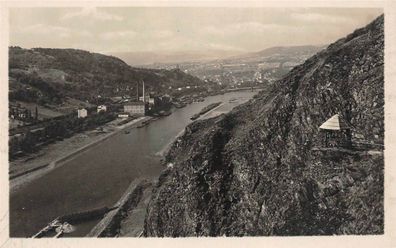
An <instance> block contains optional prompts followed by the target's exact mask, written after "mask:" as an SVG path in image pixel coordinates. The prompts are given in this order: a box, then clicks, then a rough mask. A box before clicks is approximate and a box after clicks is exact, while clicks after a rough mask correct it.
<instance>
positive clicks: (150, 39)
mask: <svg viewBox="0 0 396 248" xmlns="http://www.w3.org/2000/svg"><path fill="white" fill-rule="evenodd" d="M382 13H383V10H382V9H374V8H372V9H365V8H343V9H340V8H289V9H288V8H224V7H212V8H201V7H199V8H198V7H162V8H159V7H158V8H157V7H101V8H98V7H97V8H96V7H88V8H63V7H62V8H41V7H40V8H37V7H35V8H12V9H10V15H9V16H10V45H12V46H21V47H23V48H33V47H48V48H77V49H84V50H88V51H91V52H101V53H111V52H155V51H171V52H183V51H211V50H226V51H238V52H253V51H260V50H263V49H265V48H269V47H273V46H294V45H326V44H329V43H331V42H334V41H335V40H337V39H339V38H342V37H343V36H345V35H347V34H349V33H351V32H353V31H354V30H355V29H357V28H360V27H363V26H365V25H366V24H368V23H369V22H370V21H372V20H374V19H375V18H376V17H377V16H379V15H380V14H382Z"/></svg>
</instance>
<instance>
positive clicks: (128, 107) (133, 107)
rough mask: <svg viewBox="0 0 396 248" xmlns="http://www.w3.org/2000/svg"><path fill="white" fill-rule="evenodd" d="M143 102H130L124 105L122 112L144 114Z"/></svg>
mask: <svg viewBox="0 0 396 248" xmlns="http://www.w3.org/2000/svg"><path fill="white" fill-rule="evenodd" d="M145 110H146V108H145V104H144V102H130V103H127V104H125V105H124V112H125V113H128V114H130V115H145V113H146V111H145Z"/></svg>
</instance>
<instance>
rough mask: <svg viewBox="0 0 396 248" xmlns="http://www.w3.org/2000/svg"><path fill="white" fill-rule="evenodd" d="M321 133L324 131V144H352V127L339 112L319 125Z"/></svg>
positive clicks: (334, 145) (347, 145) (331, 145)
mask: <svg viewBox="0 0 396 248" xmlns="http://www.w3.org/2000/svg"><path fill="white" fill-rule="evenodd" d="M319 129H320V133H322V137H323V141H324V146H326V147H336V146H344V147H350V146H351V138H352V134H351V128H350V126H349V125H348V124H347V122H346V121H345V120H344V119H343V118H341V117H340V115H339V114H335V115H333V116H332V117H330V118H329V119H328V120H327V121H325V122H324V123H323V124H322V125H320V127H319Z"/></svg>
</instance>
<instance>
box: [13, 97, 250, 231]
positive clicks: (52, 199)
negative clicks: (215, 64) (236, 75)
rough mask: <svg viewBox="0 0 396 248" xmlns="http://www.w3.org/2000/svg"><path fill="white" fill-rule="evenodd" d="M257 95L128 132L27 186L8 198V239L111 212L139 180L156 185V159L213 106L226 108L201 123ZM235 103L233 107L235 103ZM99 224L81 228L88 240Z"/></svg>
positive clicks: (182, 112)
mask: <svg viewBox="0 0 396 248" xmlns="http://www.w3.org/2000/svg"><path fill="white" fill-rule="evenodd" d="M256 93H257V91H255V92H251V91H240V92H231V93H226V94H224V95H217V96H210V97H207V98H205V101H203V102H199V103H192V104H189V105H187V106H186V107H185V108H182V109H174V110H173V113H172V115H170V116H167V117H164V118H161V119H159V120H156V121H154V122H152V123H150V125H148V126H146V127H143V128H127V129H130V133H128V134H126V133H124V132H119V133H118V134H116V135H114V136H113V137H111V138H109V139H107V140H105V141H103V142H102V143H100V144H98V145H95V146H94V147H92V148H91V149H88V150H86V151H84V152H82V153H80V154H78V155H76V156H75V157H74V158H73V159H71V160H69V161H67V162H66V163H65V164H64V165H62V166H60V167H58V168H56V169H54V170H53V171H50V172H49V173H47V174H45V175H43V176H42V177H39V178H37V179H36V180H34V181H32V182H30V183H28V184H26V185H23V186H22V187H20V188H18V189H17V190H16V191H15V192H12V194H11V195H10V236H11V237H30V236H32V235H33V234H35V233H36V232H37V231H39V230H40V229H41V228H43V227H44V226H45V225H47V223H48V222H49V221H51V220H53V219H54V218H56V217H57V216H61V215H65V214H70V213H73V212H78V211H84V210H89V209H93V208H99V207H103V206H109V207H110V206H112V205H113V204H114V203H115V202H117V200H118V199H119V198H120V197H121V195H122V194H123V193H124V191H125V190H126V188H127V187H128V185H129V184H130V183H131V182H132V180H134V179H136V178H149V179H154V178H156V177H158V176H159V174H160V172H161V171H162V169H163V167H162V166H161V163H160V159H161V157H160V156H159V155H158V154H159V153H160V152H161V151H163V150H164V147H166V146H167V145H168V144H169V143H170V142H171V141H172V140H173V139H174V138H175V136H176V135H178V134H179V133H180V132H181V131H182V130H183V129H184V128H185V127H186V126H187V125H188V124H189V123H191V122H192V121H191V120H190V117H191V116H192V115H193V114H195V113H198V112H199V111H200V110H201V109H202V108H203V107H205V106H207V105H208V104H210V103H214V102H218V101H222V102H223V103H224V104H223V105H221V106H220V107H218V108H216V109H215V110H213V111H212V112H210V113H209V114H208V115H206V116H204V117H203V118H208V117H212V116H214V115H216V114H220V113H223V112H228V111H230V110H231V109H232V108H233V107H235V106H236V105H239V104H241V103H242V102H245V101H247V100H248V99H250V98H252V97H253V95H255V94H256ZM235 98H236V100H235V101H231V102H229V100H231V99H235ZM97 222H98V221H91V222H89V223H85V224H84V225H81V226H79V227H78V229H77V230H76V232H74V233H73V236H85V235H86V234H87V233H88V232H89V231H90V229H91V228H92V227H93V226H94V225H95V224H96V223H97Z"/></svg>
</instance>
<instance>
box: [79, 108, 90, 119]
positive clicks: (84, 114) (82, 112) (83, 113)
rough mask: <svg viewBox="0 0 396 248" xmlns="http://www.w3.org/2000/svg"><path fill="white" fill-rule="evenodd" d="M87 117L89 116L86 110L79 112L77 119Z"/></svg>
mask: <svg viewBox="0 0 396 248" xmlns="http://www.w3.org/2000/svg"><path fill="white" fill-rule="evenodd" d="M87 116H88V111H87V110H86V109H85V108H83V109H78V110H77V117H78V118H85V117H87Z"/></svg>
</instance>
